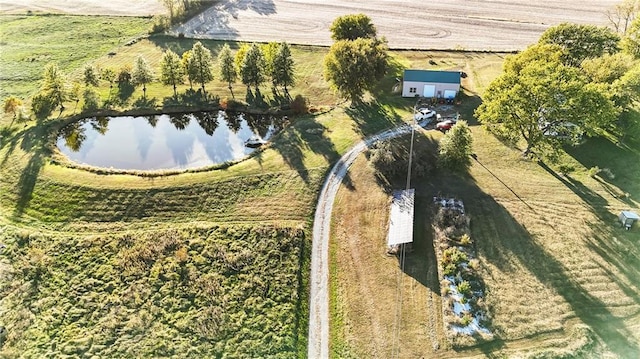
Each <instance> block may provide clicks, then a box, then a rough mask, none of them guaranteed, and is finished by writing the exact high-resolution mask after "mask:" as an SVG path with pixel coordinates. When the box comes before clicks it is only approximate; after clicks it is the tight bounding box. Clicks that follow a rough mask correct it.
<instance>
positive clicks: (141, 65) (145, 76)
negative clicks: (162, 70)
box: [131, 55, 154, 99]
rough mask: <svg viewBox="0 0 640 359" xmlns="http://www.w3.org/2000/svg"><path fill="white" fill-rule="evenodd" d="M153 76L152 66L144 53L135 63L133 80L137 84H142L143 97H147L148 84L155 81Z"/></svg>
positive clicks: (132, 74)
mask: <svg viewBox="0 0 640 359" xmlns="http://www.w3.org/2000/svg"><path fill="white" fill-rule="evenodd" d="M153 78H154V74H153V71H152V70H151V66H149V63H148V62H147V60H146V59H145V58H144V57H142V55H138V57H137V58H136V62H135V64H134V65H133V71H132V73H131V80H132V81H133V83H134V84H136V85H142V97H143V98H144V99H146V98H147V84H148V83H150V82H151V81H153Z"/></svg>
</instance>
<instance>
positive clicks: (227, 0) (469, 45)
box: [174, 0, 621, 51]
mask: <svg viewBox="0 0 640 359" xmlns="http://www.w3.org/2000/svg"><path fill="white" fill-rule="evenodd" d="M620 1H621V0H580V1H578V0H566V1H557V0H536V1H531V0H486V1H478V0H450V1H442V2H437V1H428V2H427V1H423V0H395V1H391V0H351V1H339V0H323V1H308V0H289V1H284V0H265V1H257V0H223V1H221V2H220V3H219V4H217V5H216V6H214V7H212V8H210V9H208V10H207V11H205V12H204V13H202V14H201V15H199V16H197V17H196V18H194V19H192V20H190V21H189V22H187V23H186V24H184V25H182V26H180V27H177V28H176V29H174V31H175V32H176V33H184V34H185V35H186V36H188V37H197V38H211V39H220V40H242V41H259V42H268V41H287V42H289V43H297V44H309V45H330V44H331V39H330V34H329V26H330V24H331V22H332V21H333V20H334V19H335V18H336V17H338V16H340V15H345V14H353V13H365V14H367V15H368V16H369V17H371V19H372V21H373V23H374V24H375V25H376V27H377V29H378V34H379V35H381V36H384V37H386V38H387V40H388V41H389V46H390V47H391V48H394V49H442V50H446V49H466V50H482V51H490V50H491V51H511V50H521V49H524V48H525V47H526V46H527V45H529V44H531V43H533V42H535V41H537V39H538V37H539V36H540V34H541V33H542V32H543V31H544V30H545V29H547V28H548V27H549V26H551V25H557V24H559V23H562V22H572V23H580V24H584V23H590V24H597V25H606V24H607V19H606V17H605V11H606V10H607V9H610V8H612V7H613V6H614V5H615V4H617V3H619V2H620Z"/></svg>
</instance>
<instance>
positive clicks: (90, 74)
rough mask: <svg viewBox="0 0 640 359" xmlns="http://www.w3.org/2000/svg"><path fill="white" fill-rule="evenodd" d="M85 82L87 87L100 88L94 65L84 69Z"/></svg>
mask: <svg viewBox="0 0 640 359" xmlns="http://www.w3.org/2000/svg"><path fill="white" fill-rule="evenodd" d="M83 80H84V84H85V85H87V86H98V72H97V71H96V68H95V67H94V66H93V65H86V66H85V67H84V73H83Z"/></svg>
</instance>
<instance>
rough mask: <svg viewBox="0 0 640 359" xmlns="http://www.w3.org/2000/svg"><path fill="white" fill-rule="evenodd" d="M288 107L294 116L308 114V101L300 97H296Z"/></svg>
mask: <svg viewBox="0 0 640 359" xmlns="http://www.w3.org/2000/svg"><path fill="white" fill-rule="evenodd" d="M290 107H291V110H292V111H293V113H295V114H296V115H303V114H305V113H308V112H309V100H307V99H306V98H305V97H304V96H302V95H296V97H295V98H294V99H293V100H292V101H291V104H290Z"/></svg>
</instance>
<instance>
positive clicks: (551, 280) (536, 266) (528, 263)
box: [470, 193, 640, 358]
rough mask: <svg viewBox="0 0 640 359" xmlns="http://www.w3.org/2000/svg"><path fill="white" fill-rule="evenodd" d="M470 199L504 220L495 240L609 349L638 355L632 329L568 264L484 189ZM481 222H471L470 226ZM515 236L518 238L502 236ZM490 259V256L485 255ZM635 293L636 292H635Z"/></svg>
mask: <svg viewBox="0 0 640 359" xmlns="http://www.w3.org/2000/svg"><path fill="white" fill-rule="evenodd" d="M478 197H479V198H477V199H475V200H474V201H472V205H471V208H470V209H471V214H472V215H473V212H474V211H490V212H491V213H492V214H493V216H494V218H496V219H498V220H499V221H501V222H503V225H500V226H499V228H501V233H500V236H499V237H498V238H496V240H497V241H498V242H499V243H500V245H501V246H502V247H503V248H505V249H506V250H508V251H509V252H510V253H511V254H512V255H514V256H515V257H516V258H517V259H518V260H519V262H520V263H521V264H522V265H523V266H525V267H526V268H527V269H528V270H529V271H530V272H531V273H532V274H533V275H534V276H535V277H536V278H537V279H538V280H539V281H540V282H541V283H543V284H545V285H548V286H550V287H552V288H554V289H555V290H556V292H557V293H558V294H560V295H561V296H562V297H563V298H564V300H565V301H566V302H567V303H568V304H569V305H570V306H571V309H572V310H573V312H574V313H575V314H576V316H577V317H578V318H579V319H580V320H581V321H582V322H584V323H585V324H587V325H588V326H589V327H590V329H591V330H592V331H593V332H595V333H596V334H597V335H598V336H599V337H600V338H602V339H603V340H604V341H605V342H606V343H607V345H608V347H609V349H610V350H611V351H613V352H614V353H616V354H617V355H619V356H620V357H624V358H627V357H628V358H632V357H637V355H640V348H639V347H638V345H637V343H634V342H633V341H632V339H631V338H632V337H633V335H632V333H631V332H630V331H629V329H628V328H626V327H625V323H624V320H623V319H620V318H618V317H616V316H615V315H614V314H613V313H612V312H611V311H610V310H609V309H608V308H607V307H606V304H605V303H603V302H602V301H601V300H600V299H598V298H596V297H594V296H593V295H591V294H590V293H589V292H588V291H587V290H586V289H585V288H584V287H583V286H582V285H581V284H580V283H579V282H578V281H577V280H576V279H574V278H572V277H571V274H570V273H569V272H568V270H567V268H565V266H564V265H563V264H562V263H560V262H559V261H558V260H556V259H555V258H554V256H553V255H551V254H550V253H549V252H547V250H546V249H545V248H543V247H542V246H540V245H539V244H538V243H537V242H536V241H535V238H534V236H533V235H532V234H531V233H529V232H528V231H527V230H526V229H525V228H524V227H523V226H522V225H520V224H519V223H518V222H517V221H516V220H515V219H514V218H513V217H512V216H511V214H510V213H509V212H508V211H507V210H506V209H505V208H504V207H503V206H502V205H500V204H498V203H497V202H495V200H494V199H493V198H492V197H490V196H487V195H485V194H483V193H479V196H478ZM480 225H483V224H482V223H478V222H474V225H472V231H473V227H477V226H480ZM506 238H517V239H518V240H512V239H511V240H503V239H506ZM487 259H488V260H491V258H487ZM635 297H637V295H636V296H635Z"/></svg>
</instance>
